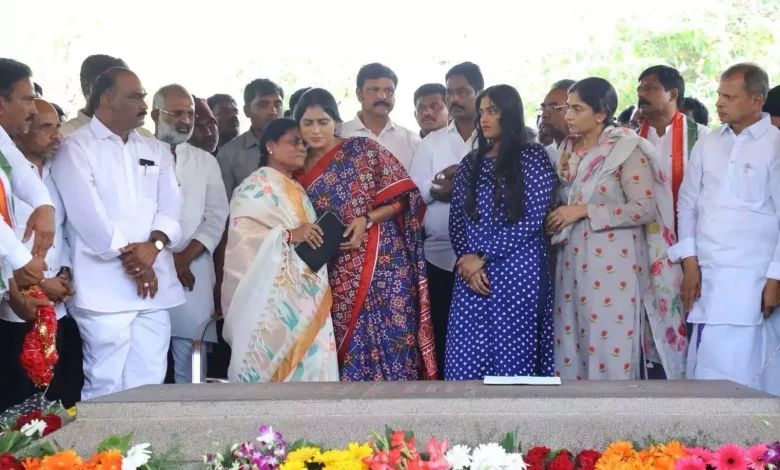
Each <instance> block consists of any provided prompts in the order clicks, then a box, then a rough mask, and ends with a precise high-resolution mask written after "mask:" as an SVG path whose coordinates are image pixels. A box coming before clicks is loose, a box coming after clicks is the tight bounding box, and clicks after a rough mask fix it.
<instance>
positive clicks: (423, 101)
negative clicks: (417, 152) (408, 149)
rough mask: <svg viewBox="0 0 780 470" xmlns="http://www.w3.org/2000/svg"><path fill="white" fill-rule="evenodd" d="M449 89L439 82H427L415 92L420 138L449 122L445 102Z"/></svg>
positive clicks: (416, 116)
mask: <svg viewBox="0 0 780 470" xmlns="http://www.w3.org/2000/svg"><path fill="white" fill-rule="evenodd" d="M446 96H447V89H446V88H444V86H443V85H441V84H439V83H426V84H425V85H423V86H421V87H420V88H418V89H417V91H415V92H414V118H415V119H416V120H417V124H418V125H419V126H420V138H421V139H424V138H425V136H426V135H428V134H430V133H431V132H433V131H438V130H439V129H444V128H445V127H447V124H449V117H450V116H449V113H448V112H447V104H446V103H445V100H446Z"/></svg>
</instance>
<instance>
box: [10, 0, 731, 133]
mask: <svg viewBox="0 0 780 470" xmlns="http://www.w3.org/2000/svg"><path fill="white" fill-rule="evenodd" d="M2 1H3V4H4V5H3V8H2V9H3V17H4V21H3V28H0V57H12V58H15V59H17V60H20V61H22V62H25V63H27V64H28V65H30V66H31V67H32V69H33V73H34V79H35V81H36V82H38V83H40V84H41V85H42V86H43V88H44V97H45V98H46V99H48V100H51V101H54V102H56V103H58V104H60V105H61V106H62V107H63V108H64V109H65V111H66V112H67V113H69V115H70V116H73V115H75V111H76V110H77V109H78V108H80V107H81V106H82V105H83V98H82V97H81V92H80V89H79V80H78V75H79V67H80V65H81V61H82V60H83V59H84V58H85V57H86V56H88V55H90V54H95V53H104V54H109V55H113V56H118V57H121V58H123V59H124V60H125V61H126V62H127V63H128V64H129V65H130V67H131V68H132V69H133V70H134V71H135V72H136V73H138V75H139V76H140V78H141V81H142V82H143V84H144V86H145V87H146V89H147V92H148V93H149V94H150V100H151V94H153V93H154V91H155V90H156V89H157V88H159V87H160V86H163V85H165V84H168V83H171V82H178V83H180V84H182V85H184V86H185V87H187V88H188V89H189V90H190V91H191V92H192V93H194V94H196V95H198V96H203V97H207V96H210V95H212V94H214V93H218V92H221V93H230V94H232V95H234V96H235V97H237V98H238V100H239V104H241V103H240V102H241V101H242V99H241V98H240V96H241V94H240V93H241V90H242V89H243V86H244V85H245V84H246V83H248V82H249V81H251V80H252V79H254V78H260V77H267V78H271V79H272V80H274V81H276V82H277V83H280V84H281V85H283V86H284V88H285V92H286V97H287V96H289V95H290V94H291V93H292V92H293V91H294V90H295V89H297V88H300V87H303V86H321V87H324V88H327V89H328V90H330V91H331V92H332V93H333V94H334V95H335V96H336V97H337V99H339V100H341V113H342V116H343V117H344V118H345V119H349V118H351V117H352V116H353V115H354V113H355V112H356V111H357V110H358V108H359V105H358V103H357V101H356V99H355V97H354V87H355V85H354V78H355V74H356V73H357V70H358V69H359V67H360V66H361V65H363V64H365V63H368V62H374V61H379V62H382V63H384V64H386V65H388V66H390V67H391V68H392V69H393V70H394V71H395V72H396V74H397V75H398V77H399V80H400V82H399V87H398V91H397V95H396V108H395V110H394V111H393V114H392V115H391V116H392V118H393V119H394V120H395V121H396V122H398V123H401V124H403V125H405V126H407V127H409V128H411V129H415V130H416V129H417V124H416V122H415V121H414V118H413V116H412V113H413V103H412V96H413V93H414V90H415V89H416V88H417V87H418V86H419V85H421V84H423V83H426V82H443V80H444V73H445V72H446V70H447V69H448V68H449V67H451V66H452V65H454V64H455V63H458V62H461V61H464V60H471V61H473V62H476V63H478V64H479V65H480V67H481V68H482V70H483V74H484V75H485V81H486V83H487V84H488V85H491V84H497V83H502V82H508V83H511V84H513V85H515V86H517V87H518V89H519V91H520V94H521V96H522V97H523V99H524V100H525V101H529V100H530V101H531V102H534V103H535V102H538V101H540V100H541V99H542V98H543V93H542V92H541V90H539V89H535V88H538V87H531V86H530V85H527V83H526V82H525V81H524V80H523V77H527V76H533V75H534V74H535V73H537V74H538V73H539V72H537V71H534V70H528V67H525V65H526V64H527V63H529V62H534V61H535V59H538V58H539V57H544V56H547V55H552V54H557V55H560V54H566V53H567V47H571V46H572V45H574V44H580V43H581V42H583V41H587V40H588V38H589V37H590V36H593V37H594V38H595V39H596V41H597V43H600V42H601V41H607V42H608V41H611V40H612V37H613V31H614V28H615V26H616V25H617V24H618V22H621V21H628V22H630V24H636V25H638V26H646V27H657V28H659V29H660V28H663V26H664V25H665V24H666V23H668V18H669V14H670V13H671V12H674V14H676V15H683V16H688V13H691V15H690V16H691V17H692V19H691V20H688V21H691V22H696V21H697V16H696V15H695V13H696V12H701V11H702V9H705V8H706V9H708V10H713V9H717V8H722V6H721V5H722V4H723V2H722V1H718V0H684V1H681V0H653V1H652V2H650V3H651V4H652V6H653V8H646V6H647V4H644V3H643V2H619V1H618V2H616V1H615V0H577V1H575V0H557V1H556V0H551V1H538V2H537V1H534V2H526V1H520V0H495V1H491V2H477V1H469V2H465V1H458V0H453V1H441V0H396V1H388V0H384V1H368V0H339V1H331V2H323V1H312V0H287V1H285V2H281V1H280V2H268V1H257V0H220V1H216V2H214V1H210V2H197V3H196V2H191V3H182V2H171V1H166V0H134V1H132V2H122V3H120V2H111V1H109V2H106V1H97V0H70V1H68V2H63V1H60V0H57V1H54V0H41V1H38V2H35V3H34V6H33V5H31V4H30V2H29V0H26V1H23V0H2ZM631 4H634V5H636V6H637V9H638V10H636V11H632V10H631V9H629V8H628V7H629V6H630V5H631ZM196 5H201V6H196ZM681 5H684V6H681ZM44 12H45V15H44V14H42V13H44ZM293 15H294V16H293ZM699 16H700V15H699ZM536 63H538V62H536ZM553 72H554V71H553ZM559 78H565V77H559ZM605 78H608V77H605ZM529 82H530V80H529ZM540 94H541V96H539V95H540ZM147 126H151V123H147ZM247 126H248V119H242V127H244V128H246V127H247Z"/></svg>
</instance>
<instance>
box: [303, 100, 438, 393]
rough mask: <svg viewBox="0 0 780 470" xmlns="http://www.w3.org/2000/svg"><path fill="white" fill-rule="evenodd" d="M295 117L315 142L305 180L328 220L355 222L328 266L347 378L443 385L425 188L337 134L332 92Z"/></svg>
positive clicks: (377, 148)
mask: <svg viewBox="0 0 780 470" xmlns="http://www.w3.org/2000/svg"><path fill="white" fill-rule="evenodd" d="M294 117H295V120H297V121H298V124H299V125H300V128H301V135H302V136H303V138H304V140H305V141H306V143H307V144H308V146H309V156H308V158H307V159H306V165H305V167H304V173H303V174H302V175H300V177H299V181H300V182H301V184H302V185H303V187H304V188H306V192H307V193H308V195H309V198H310V199H311V201H312V203H313V204H314V208H315V210H316V211H317V214H318V215H321V214H323V213H324V212H326V211H331V212H333V213H334V214H336V215H338V216H339V217H340V218H341V220H343V221H344V223H345V224H348V227H347V231H346V232H345V234H344V235H345V242H344V243H342V245H341V248H342V250H341V252H340V253H339V254H338V255H337V256H336V257H334V258H333V259H332V260H331V262H330V264H329V265H328V273H329V279H330V284H331V287H332V290H333V308H332V310H331V316H332V318H333V327H334V330H335V332H336V345H337V347H338V358H339V368H340V377H341V380H342V381H366V380H417V379H430V380H435V379H436V357H435V354H434V346H433V329H432V326H431V313H430V312H431V311H430V306H429V295H428V279H427V277H426V273H425V256H424V255H423V248H422V247H423V245H422V216H423V211H424V206H423V201H422V197H421V196H420V192H419V190H418V189H417V187H416V186H415V185H414V183H413V182H412V180H411V179H410V178H409V176H408V175H407V174H406V171H405V170H404V168H403V166H402V165H401V164H400V163H399V162H398V160H396V158H395V157H394V156H393V155H392V154H391V153H390V152H388V151H387V150H386V149H385V148H384V147H382V146H381V145H380V144H378V143H377V142H375V141H373V140H371V139H367V138H362V137H355V138H349V139H341V138H339V137H338V136H337V135H336V134H337V133H336V126H337V125H338V124H339V123H341V117H340V116H339V112H338V107H337V105H336V100H335V99H334V98H333V96H332V95H331V94H330V93H328V92H327V91H325V90H323V89H321V88H315V89H312V90H309V91H307V92H306V93H305V94H304V95H303V96H302V97H301V99H300V101H298V104H297V106H296V108H295V111H294Z"/></svg>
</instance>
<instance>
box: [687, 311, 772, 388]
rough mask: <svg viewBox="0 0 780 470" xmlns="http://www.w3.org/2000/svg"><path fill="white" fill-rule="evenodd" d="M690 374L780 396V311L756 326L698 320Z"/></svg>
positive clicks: (688, 368)
mask: <svg viewBox="0 0 780 470" xmlns="http://www.w3.org/2000/svg"><path fill="white" fill-rule="evenodd" d="M686 375H687V377H688V378H689V379H695V380H731V381H733V382H737V383H739V384H742V385H747V386H749V387H751V388H755V389H758V390H763V391H765V392H768V393H771V394H773V395H780V310H778V311H775V313H774V314H772V315H771V316H770V317H769V318H768V319H766V320H764V321H762V322H761V323H760V324H759V325H755V326H753V325H748V326H742V325H707V324H703V323H694V324H693V336H692V337H691V343H690V347H689V348H688V366H687V374H686Z"/></svg>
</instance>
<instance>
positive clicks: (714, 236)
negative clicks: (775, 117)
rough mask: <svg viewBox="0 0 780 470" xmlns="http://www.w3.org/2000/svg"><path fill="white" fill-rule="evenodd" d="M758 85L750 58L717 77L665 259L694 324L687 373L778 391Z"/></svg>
mask: <svg viewBox="0 0 780 470" xmlns="http://www.w3.org/2000/svg"><path fill="white" fill-rule="evenodd" d="M767 89H768V80H767V78H766V73H764V72H763V71H762V70H761V69H759V68H758V67H756V66H753V65H744V64H743V65H739V66H735V67H732V68H731V69H729V70H728V71H727V72H726V73H724V75H723V77H722V78H721V82H720V87H719V89H718V93H719V99H718V103H717V107H718V114H719V116H720V117H721V121H723V122H724V125H723V126H721V127H720V128H719V129H718V130H716V131H714V132H712V133H710V134H708V135H706V136H704V137H702V138H701V139H700V140H699V142H698V143H697V144H696V146H695V147H694V149H693V152H692V154H691V160H690V163H689V165H688V168H687V169H686V171H685V177H684V179H683V183H682V186H681V187H680V193H679V199H678V206H677V210H678V226H679V239H680V241H679V243H677V244H676V245H674V246H673V247H672V248H671V249H670V250H669V258H670V259H671V260H673V261H675V260H683V270H684V276H685V278H684V280H683V285H682V287H681V297H682V300H683V304H684V305H685V307H686V308H690V313H689V316H688V321H689V322H690V323H692V324H693V328H694V331H693V336H692V338H691V345H690V347H689V352H688V365H687V377H688V378H691V379H727V380H732V381H735V382H738V383H740V384H743V385H748V386H750V387H753V388H757V389H761V390H765V391H768V392H770V393H774V394H780V358H778V357H777V356H778V355H777V354H776V353H777V351H778V347H780V336H779V335H780V320H778V318H780V317H778V315H780V314H779V313H778V312H777V311H774V310H775V307H777V304H778V303H780V302H779V299H778V298H779V297H780V130H778V129H777V128H775V127H773V126H772V124H771V122H770V120H769V115H768V114H766V113H764V114H761V105H762V104H763V100H764V97H765V96H766V91H767ZM691 307H692V308H691ZM773 311H774V313H773Z"/></svg>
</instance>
